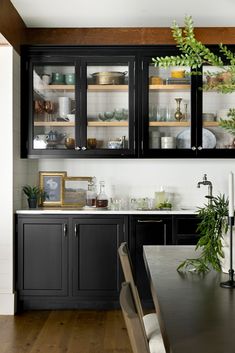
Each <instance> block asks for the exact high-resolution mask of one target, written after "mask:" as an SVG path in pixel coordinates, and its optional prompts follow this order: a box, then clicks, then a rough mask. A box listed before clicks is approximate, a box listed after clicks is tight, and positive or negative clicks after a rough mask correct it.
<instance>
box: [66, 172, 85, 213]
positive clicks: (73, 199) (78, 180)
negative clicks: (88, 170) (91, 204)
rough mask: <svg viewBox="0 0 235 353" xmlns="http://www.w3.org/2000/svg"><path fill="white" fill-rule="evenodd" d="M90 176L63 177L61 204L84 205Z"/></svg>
mask: <svg viewBox="0 0 235 353" xmlns="http://www.w3.org/2000/svg"><path fill="white" fill-rule="evenodd" d="M91 181H92V177H65V178H63V196H62V200H63V202H62V205H63V206H70V207H84V206H85V205H86V192H87V190H88V183H89V182H91Z"/></svg>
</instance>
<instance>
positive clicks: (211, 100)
mask: <svg viewBox="0 0 235 353" xmlns="http://www.w3.org/2000/svg"><path fill="white" fill-rule="evenodd" d="M234 84H235V82H234V81H233V76H232V74H231V72H230V71H229V67H221V68H218V67H213V66H204V67H203V75H202V89H201V94H202V112H201V116H202V136H201V146H202V149H200V146H199V150H201V153H204V154H205V153H207V154H208V153H209V152H211V151H210V150H211V149H213V155H214V156H218V157H220V156H221V157H224V156H225V150H226V155H230V154H231V156H232V154H234V148H235V144H234V133H235V128H234V127H233V128H232V129H230V127H232V125H234V123H232V124H230V121H232V118H234V117H235V110H234V108H235V104H234V102H235V86H234Z"/></svg>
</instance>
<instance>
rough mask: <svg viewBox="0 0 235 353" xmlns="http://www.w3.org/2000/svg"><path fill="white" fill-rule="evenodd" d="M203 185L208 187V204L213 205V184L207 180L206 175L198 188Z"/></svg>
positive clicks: (198, 184)
mask: <svg viewBox="0 0 235 353" xmlns="http://www.w3.org/2000/svg"><path fill="white" fill-rule="evenodd" d="M201 185H208V195H207V196H206V197H207V198H208V203H209V204H210V205H211V204H212V198H213V196H212V182H211V181H209V180H207V175H206V174H204V176H203V179H202V181H199V182H198V183H197V187H198V188H200V186H201Z"/></svg>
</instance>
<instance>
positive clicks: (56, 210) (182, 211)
mask: <svg viewBox="0 0 235 353" xmlns="http://www.w3.org/2000/svg"><path fill="white" fill-rule="evenodd" d="M196 211H197V210H196V209H190V208H184V209H176V210H171V211H169V210H162V211H158V210H157V211H156V210H146V211H141V210H120V211H111V210H97V209H86V210H81V209H74V208H35V209H24V210H17V211H16V214H23V215H47V214H62V215H65V214H80V215H86V214H89V215H91V214H92V215H96V214H99V215H100V214H102V215H103V214H107V215H173V214H179V215H180V214H195V213H196Z"/></svg>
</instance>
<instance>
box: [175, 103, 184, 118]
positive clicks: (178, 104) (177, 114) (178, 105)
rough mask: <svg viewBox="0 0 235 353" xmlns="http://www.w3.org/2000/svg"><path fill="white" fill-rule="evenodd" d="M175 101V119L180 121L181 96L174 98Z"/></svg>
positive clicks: (181, 115)
mask: <svg viewBox="0 0 235 353" xmlns="http://www.w3.org/2000/svg"><path fill="white" fill-rule="evenodd" d="M175 101H176V104H177V106H176V111H175V119H176V120H178V121H180V120H182V119H183V113H182V112H181V110H180V103H181V101H182V98H175Z"/></svg>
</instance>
